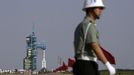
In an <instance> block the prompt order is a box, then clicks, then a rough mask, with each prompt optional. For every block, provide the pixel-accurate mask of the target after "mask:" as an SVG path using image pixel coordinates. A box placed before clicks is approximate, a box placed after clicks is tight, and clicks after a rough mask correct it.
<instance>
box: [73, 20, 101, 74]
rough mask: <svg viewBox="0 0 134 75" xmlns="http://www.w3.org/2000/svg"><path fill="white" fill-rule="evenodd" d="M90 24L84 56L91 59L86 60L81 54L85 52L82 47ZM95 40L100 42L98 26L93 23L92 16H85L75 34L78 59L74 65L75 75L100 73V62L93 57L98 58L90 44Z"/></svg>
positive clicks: (76, 56)
mask: <svg viewBox="0 0 134 75" xmlns="http://www.w3.org/2000/svg"><path fill="white" fill-rule="evenodd" d="M88 24H90V27H89V29H88V31H87V36H86V40H85V48H84V56H86V57H87V58H89V59H90V60H87V59H86V60H85V59H83V58H82V57H81V54H83V52H82V47H83V44H84V36H85V32H86V29H87V26H88ZM93 42H95V43H98V44H99V33H98V30H97V28H96V23H93V21H92V20H91V18H89V17H85V18H84V20H83V21H82V22H81V23H80V24H79V25H78V27H77V28H76V30H75V34H74V47H75V59H76V63H75V64H74V65H73V74H74V75H100V74H99V71H98V64H97V63H96V62H95V60H94V59H91V58H96V59H97V57H96V54H95V52H94V50H93V49H92V48H90V45H89V44H90V43H93Z"/></svg>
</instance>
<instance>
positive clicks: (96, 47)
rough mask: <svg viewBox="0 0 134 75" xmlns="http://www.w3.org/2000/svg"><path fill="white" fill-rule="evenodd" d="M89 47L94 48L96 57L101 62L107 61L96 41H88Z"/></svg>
mask: <svg viewBox="0 0 134 75" xmlns="http://www.w3.org/2000/svg"><path fill="white" fill-rule="evenodd" d="M90 47H91V48H92V49H93V50H94V52H95V54H96V55H97V57H98V59H100V61H102V63H104V64H105V63H106V62H108V60H107V59H106V57H105V55H104V54H103V52H102V50H101V48H100V46H99V45H98V44H97V43H95V42H93V43H90Z"/></svg>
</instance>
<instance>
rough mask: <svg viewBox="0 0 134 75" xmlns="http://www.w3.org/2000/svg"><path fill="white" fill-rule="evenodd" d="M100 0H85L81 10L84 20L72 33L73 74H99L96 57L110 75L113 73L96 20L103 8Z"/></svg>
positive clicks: (113, 74)
mask: <svg viewBox="0 0 134 75" xmlns="http://www.w3.org/2000/svg"><path fill="white" fill-rule="evenodd" d="M104 8H105V7H104V4H103V2H102V0H85V2H84V8H83V11H84V12H85V13H86V16H85V18H84V20H83V21H82V22H81V23H80V24H79V25H78V26H77V28H76V30H75V33H74V48H75V59H76V63H75V64H74V65H73V74H74V75H100V74H99V71H98V64H97V58H98V59H99V60H100V61H101V62H102V63H103V64H105V65H106V67H107V68H108V70H109V73H110V75H115V73H116V70H115V68H114V67H113V66H112V65H111V64H110V63H109V61H108V60H107V58H106V57H105V55H104V54H103V52H102V50H101V48H100V43H99V33H98V30H97V28H96V20H97V19H99V18H100V15H101V13H102V11H103V9H104Z"/></svg>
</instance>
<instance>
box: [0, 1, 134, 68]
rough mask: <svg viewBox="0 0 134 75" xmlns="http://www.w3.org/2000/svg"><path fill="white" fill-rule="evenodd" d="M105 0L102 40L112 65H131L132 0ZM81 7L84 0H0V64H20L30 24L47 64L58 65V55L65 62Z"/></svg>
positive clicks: (81, 17)
mask: <svg viewBox="0 0 134 75" xmlns="http://www.w3.org/2000/svg"><path fill="white" fill-rule="evenodd" d="M104 3H105V5H106V10H104V12H103V15H102V16H101V19H100V20H99V21H97V26H98V29H99V31H100V38H101V39H100V40H101V44H102V45H103V47H105V48H106V49H108V50H109V51H110V52H111V53H112V54H113V55H114V56H115V57H116V60H117V65H116V66H115V67H117V68H124V69H126V68H130V69H134V65H133V63H134V58H133V57H134V55H133V53H134V50H133V49H134V48H133V46H134V44H133V42H134V40H133V38H134V33H133V28H134V19H133V17H134V15H133V13H134V10H133V7H134V5H133V3H134V1H133V0H104ZM82 7H83V0H0V38H1V39H0V68H2V69H14V68H23V58H24V57H25V56H26V42H25V40H26V39H25V37H26V36H27V35H28V34H30V33H31V32H32V26H33V24H35V33H36V36H37V37H38V40H39V41H44V42H46V44H47V50H46V60H47V67H48V68H49V69H52V68H55V67H57V64H58V60H57V59H58V57H61V58H62V60H63V61H65V62H67V59H68V58H69V57H73V55H74V52H73V34H74V30H75V27H76V26H77V25H78V24H79V22H81V21H82V20H83V18H84V12H83V11H82V10H81V9H82ZM40 53H41V52H40V51H39V55H40ZM39 64H40V63H38V65H39ZM99 64H100V68H105V67H104V66H103V64H102V63H100V62H99ZM39 66H40V65H39Z"/></svg>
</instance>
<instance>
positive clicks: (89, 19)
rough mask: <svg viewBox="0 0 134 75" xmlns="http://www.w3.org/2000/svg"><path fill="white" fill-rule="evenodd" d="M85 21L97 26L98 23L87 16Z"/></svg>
mask: <svg viewBox="0 0 134 75" xmlns="http://www.w3.org/2000/svg"><path fill="white" fill-rule="evenodd" d="M85 19H86V20H87V21H89V22H91V23H93V24H95V25H96V21H95V22H94V21H93V20H92V19H91V18H90V17H88V16H86V17H85Z"/></svg>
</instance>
